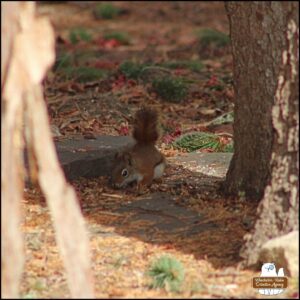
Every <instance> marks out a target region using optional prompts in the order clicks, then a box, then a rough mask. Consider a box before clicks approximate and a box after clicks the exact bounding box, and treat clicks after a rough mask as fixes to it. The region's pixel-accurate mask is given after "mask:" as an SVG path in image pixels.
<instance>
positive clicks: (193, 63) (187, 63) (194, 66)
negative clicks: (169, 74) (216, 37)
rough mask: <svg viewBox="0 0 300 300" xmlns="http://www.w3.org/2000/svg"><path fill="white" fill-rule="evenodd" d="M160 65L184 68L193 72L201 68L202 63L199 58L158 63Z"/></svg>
mask: <svg viewBox="0 0 300 300" xmlns="http://www.w3.org/2000/svg"><path fill="white" fill-rule="evenodd" d="M160 65H161V66H162V67H165V68H170V69H178V68H185V69H190V70H191V71H194V72H199V71H201V70H202V69H203V63H202V62H201V61H199V60H182V61H170V62H164V63H162V64H160Z"/></svg>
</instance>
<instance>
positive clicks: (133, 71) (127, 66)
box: [119, 61, 147, 80]
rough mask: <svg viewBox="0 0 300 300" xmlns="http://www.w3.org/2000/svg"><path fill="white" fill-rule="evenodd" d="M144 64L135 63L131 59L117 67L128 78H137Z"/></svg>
mask: <svg viewBox="0 0 300 300" xmlns="http://www.w3.org/2000/svg"><path fill="white" fill-rule="evenodd" d="M146 66H147V65H145V64H140V63H135V62H132V61H124V62H123V63H122V64H121V65H120V67H119V69H120V71H121V72H122V73H123V74H124V75H125V76H126V77H127V78H128V79H135V80H137V79H138V78H139V77H140V76H141V74H142V72H143V69H144V68H145V67H146Z"/></svg>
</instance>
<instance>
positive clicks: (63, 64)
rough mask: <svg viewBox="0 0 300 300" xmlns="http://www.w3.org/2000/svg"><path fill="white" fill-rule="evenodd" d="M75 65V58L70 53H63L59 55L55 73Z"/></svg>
mask: <svg viewBox="0 0 300 300" xmlns="http://www.w3.org/2000/svg"><path fill="white" fill-rule="evenodd" d="M73 63H74V57H73V55H72V54H70V53H61V54H58V55H57V58H56V61H55V64H54V66H53V69H54V71H57V70H60V69H64V68H68V67H70V66H72V64H73Z"/></svg>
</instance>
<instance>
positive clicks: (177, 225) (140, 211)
mask: <svg viewBox="0 0 300 300" xmlns="http://www.w3.org/2000/svg"><path fill="white" fill-rule="evenodd" d="M128 143H132V139H131V138H130V137H113V136H101V137H97V138H96V139H94V140H86V139H72V140H64V141H61V142H57V144H56V147H57V152H58V157H59V160H60V162H61V164H62V166H63V169H64V171H65V174H66V177H67V178H68V180H70V181H72V180H74V179H76V178H79V177H86V178H92V177H98V176H106V175H109V174H110V171H111V166H112V161H113V157H114V155H115V153H116V152H117V151H120V150H122V149H123V148H124V147H126V146H127V145H128ZM231 157H232V154H229V153H189V154H186V155H183V156H178V157H173V158H172V159H170V163H171V164H172V163H175V164H181V165H183V166H184V167H186V168H189V169H190V170H191V171H193V172H201V173H203V174H206V175H209V176H214V177H224V176H225V174H226V170H227V168H228V165H229V162H230V159H231ZM115 212H117V213H122V214H123V213H124V216H126V220H127V222H128V224H130V228H128V230H129V231H131V230H133V231H134V232H132V233H133V234H135V235H138V236H140V237H143V239H146V240H151V239H153V238H154V237H155V236H157V235H156V234H154V235H152V234H151V232H153V230H154V231H155V233H157V232H161V233H167V234H168V235H170V236H172V235H173V236H174V235H178V234H179V235H180V236H183V237H184V236H190V235H193V234H199V233H200V232H202V231H204V230H214V229H215V228H217V225H216V224H214V223H212V222H205V217H204V216H202V215H200V214H198V213H196V212H194V211H190V210H187V209H186V208H185V207H181V206H178V205H176V204H175V203H174V199H172V196H171V195H169V194H168V193H153V194H151V195H149V196H145V197H141V198H140V199H139V200H136V201H134V202H132V203H126V204H124V205H123V206H122V207H121V208H118V209H116V210H115ZM135 224H136V225H137V226H135ZM139 224H143V226H139Z"/></svg>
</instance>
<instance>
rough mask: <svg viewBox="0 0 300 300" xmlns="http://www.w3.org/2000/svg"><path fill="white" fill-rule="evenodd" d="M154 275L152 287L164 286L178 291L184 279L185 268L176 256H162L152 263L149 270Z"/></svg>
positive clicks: (150, 274)
mask: <svg viewBox="0 0 300 300" xmlns="http://www.w3.org/2000/svg"><path fill="white" fill-rule="evenodd" d="M147 274H148V275H149V276H151V277H152V283H151V284H150V288H164V289H166V290H167V291H169V290H170V291H173V292H177V291H179V290H180V288H181V284H182V282H183V280H184V268H183V266H182V264H181V263H180V262H179V261H178V260H176V259H175V258H172V257H169V256H166V255H164V256H162V257H160V258H159V259H157V260H156V261H154V262H153V263H152V265H151V266H150V269H149V271H148V272H147Z"/></svg>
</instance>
